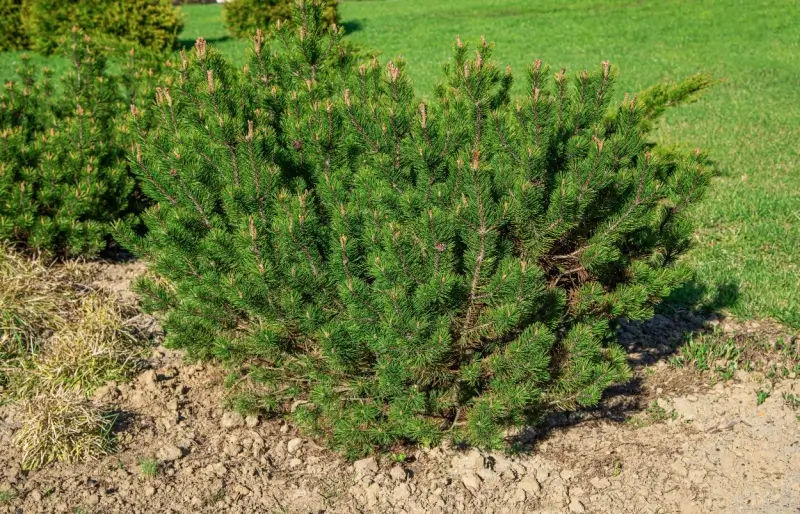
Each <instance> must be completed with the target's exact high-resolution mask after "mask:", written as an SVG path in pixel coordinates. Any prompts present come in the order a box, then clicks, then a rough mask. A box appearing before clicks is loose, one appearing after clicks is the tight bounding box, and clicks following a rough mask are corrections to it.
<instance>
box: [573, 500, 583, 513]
mask: <svg viewBox="0 0 800 514" xmlns="http://www.w3.org/2000/svg"><path fill="white" fill-rule="evenodd" d="M569 511H570V512H574V513H575V514H581V513H582V512H586V507H584V506H583V503H581V501H580V500H572V501H571V502H569Z"/></svg>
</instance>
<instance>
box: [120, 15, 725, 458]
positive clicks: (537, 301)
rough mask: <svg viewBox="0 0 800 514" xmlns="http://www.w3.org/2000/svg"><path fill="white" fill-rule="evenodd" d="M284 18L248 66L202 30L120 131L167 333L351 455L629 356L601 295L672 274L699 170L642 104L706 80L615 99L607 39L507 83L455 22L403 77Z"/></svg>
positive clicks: (498, 430) (503, 420)
mask: <svg viewBox="0 0 800 514" xmlns="http://www.w3.org/2000/svg"><path fill="white" fill-rule="evenodd" d="M294 20H295V21H294V24H292V25H287V24H284V25H283V26H281V27H278V28H276V29H275V32H274V33H273V34H272V37H271V38H270V39H269V40H265V39H264V37H263V36H262V35H261V34H259V35H257V36H256V38H255V40H254V48H253V51H252V52H251V55H250V62H249V64H248V66H247V67H246V68H244V69H243V70H240V69H238V68H234V67H233V66H231V65H230V64H229V63H228V62H227V61H226V60H225V59H224V58H222V57H221V56H220V55H219V54H217V53H216V52H214V51H213V50H211V49H209V48H207V45H206V42H205V41H203V40H199V41H198V43H197V45H196V47H195V51H194V52H193V55H191V56H184V57H183V59H182V63H181V66H180V69H179V70H178V71H177V73H176V76H175V77H174V78H173V79H172V85H171V86H170V87H167V88H162V89H159V91H158V94H157V109H158V110H159V114H158V116H159V119H160V122H158V123H157V124H156V127H157V128H155V129H153V130H145V131H143V132H142V134H141V135H140V141H139V143H138V144H137V146H136V149H135V165H136V167H135V170H136V173H137V175H138V176H139V178H140V180H141V183H142V188H143V191H144V192H145V193H146V194H147V195H148V196H149V197H150V198H152V199H153V201H154V202H155V205H154V206H153V207H152V208H151V209H149V210H148V211H147V212H146V213H145V215H144V221H145V223H146V225H147V227H148V228H149V232H148V234H147V235H146V236H145V237H143V238H139V237H136V236H135V235H134V234H133V233H132V232H131V231H130V230H126V229H125V227H124V226H121V225H120V226H119V237H120V238H121V240H123V241H124V244H126V246H128V247H129V248H131V249H132V250H133V251H134V252H135V253H137V254H138V255H140V256H141V257H142V258H143V259H144V260H145V261H146V262H148V264H149V267H150V270H151V272H152V276H151V277H149V278H147V279H144V280H142V281H140V283H139V290H140V292H141V293H142V294H143V295H144V302H145V305H146V306H147V308H149V309H151V310H154V311H159V312H161V313H162V314H163V316H164V327H165V328H166V330H167V333H168V334H169V336H168V337H169V344H171V345H173V346H175V347H181V348H186V349H187V350H189V352H190V353H191V354H193V355H195V356H200V357H212V356H214V357H218V358H221V359H223V360H226V361H228V362H231V363H233V364H240V365H241V369H242V373H245V374H246V376H247V378H249V379H250V380H251V381H252V382H257V383H259V384H261V390H262V391H263V394H264V395H265V396H267V397H269V398H270V399H271V404H272V405H275V406H278V407H280V408H281V409H282V410H284V411H285V412H287V413H291V416H292V417H293V419H294V420H295V422H297V423H298V424H300V425H301V426H302V427H304V428H305V429H306V430H308V431H310V432H311V433H313V434H315V435H318V436H321V437H323V438H325V439H326V440H327V441H328V442H329V443H330V444H331V445H332V446H333V447H335V448H338V449H340V450H342V451H344V452H345V453H346V454H347V455H348V456H350V457H355V456H358V455H361V454H364V453H366V452H369V451H371V450H372V449H373V448H375V447H387V446H390V445H392V444H394V443H396V442H403V441H414V442H419V443H421V444H434V443H436V442H437V441H439V440H440V439H441V438H442V437H443V435H444V434H449V435H450V436H452V437H453V438H456V439H459V440H466V441H468V442H470V443H472V444H476V445H479V446H484V447H498V446H502V444H503V442H504V431H505V429H506V428H508V427H514V426H521V425H524V424H525V423H528V422H531V421H535V420H536V419H539V418H540V417H541V416H543V415H546V414H548V413H550V412H552V411H555V410H569V409H574V408H576V407H579V406H589V405H594V404H596V403H597V402H598V401H599V400H600V397H601V395H602V393H603V391H604V390H605V389H606V388H607V387H609V386H610V385H612V384H616V383H619V382H622V381H625V380H627V378H628V377H629V369H628V366H627V363H626V356H625V353H624V351H623V350H622V348H621V347H620V346H619V345H618V344H617V343H616V340H615V328H616V321H617V320H618V319H620V318H627V319H646V318H647V317H649V316H651V315H652V312H653V306H654V305H655V304H656V303H658V302H659V301H660V299H661V298H663V297H665V296H666V295H668V294H669V293H670V292H671V291H672V290H673V289H674V288H676V287H678V286H679V285H680V284H681V283H682V282H683V281H684V280H685V278H686V277H687V270H686V269H685V267H684V266H682V265H680V263H678V262H677V258H678V257H679V256H680V255H681V254H682V253H683V252H684V251H685V250H686V248H687V247H688V245H689V240H690V237H691V234H692V226H691V224H690V223H689V222H688V219H687V217H686V209H687V207H689V206H690V205H692V204H693V203H694V202H696V201H697V200H698V199H699V198H700V197H701V196H702V193H703V191H704V189H705V188H706V186H707V184H708V181H709V179H710V176H711V174H712V173H711V169H710V165H709V163H708V162H707V159H706V157H705V156H704V154H702V153H701V152H699V151H696V152H683V151H678V150H676V149H667V148H661V147H658V146H656V145H655V144H654V143H652V142H651V141H650V136H651V135H650V132H649V131H650V129H651V128H652V126H653V122H654V121H655V119H654V118H653V117H652V116H655V115H657V114H660V113H661V109H660V107H659V106H660V104H662V103H663V104H666V105H674V104H677V103H680V102H681V101H682V100H684V99H686V98H688V97H689V96H690V95H692V94H694V93H696V92H697V91H699V90H700V89H702V88H703V87H705V86H706V84H707V82H706V81H703V80H695V79H691V80H690V82H687V83H685V84H688V85H687V86H686V87H677V88H665V89H660V90H659V91H661V92H662V93H663V94H662V93H659V94H658V95H653V94H647V95H645V99H646V100H642V99H641V98H637V97H633V98H626V99H625V100H624V101H623V102H621V103H620V104H618V105H612V103H611V99H612V94H613V85H614V81H615V78H616V73H615V71H614V70H613V69H612V68H611V67H610V66H609V65H608V64H607V63H604V65H603V66H602V67H601V69H600V70H599V71H597V72H594V73H587V72H583V73H579V74H575V75H568V74H566V73H565V72H563V71H562V72H558V73H556V74H554V75H553V74H551V73H550V71H549V70H548V68H547V67H546V66H544V65H542V64H541V62H539V61H537V62H536V63H534V64H533V66H532V67H531V68H530V69H529V70H528V85H527V86H526V90H527V91H528V94H527V95H526V96H525V97H523V98H511V96H510V89H511V84H512V75H511V72H510V70H506V71H505V72H504V71H502V70H500V69H498V68H497V67H496V66H495V65H494V64H493V63H492V62H491V61H490V55H491V47H490V46H489V45H488V44H487V43H486V42H483V43H482V44H480V45H479V46H478V47H477V48H476V49H474V50H470V49H468V47H467V45H465V44H462V43H461V41H458V42H457V44H456V46H455V48H454V56H453V59H452V61H451V64H450V65H449V66H448V67H447V68H446V70H445V78H444V81H443V82H442V83H441V85H440V87H439V88H438V90H437V94H436V98H435V99H434V100H433V101H432V102H430V103H427V102H420V101H419V100H417V99H416V98H415V97H414V91H413V88H412V86H411V84H410V82H409V80H408V79H407V77H406V74H405V72H404V63H403V62H402V61H400V60H397V61H390V62H389V63H387V65H386V66H385V67H384V66H381V65H380V64H379V63H378V61H377V59H375V60H373V62H372V63H371V64H369V65H362V66H354V65H352V61H351V59H350V58H349V57H348V55H347V53H346V52H344V51H343V49H342V48H341V45H340V44H339V43H340V34H338V33H337V32H336V31H326V30H325V29H324V26H325V24H324V23H323V21H322V15H321V12H320V9H319V6H318V5H311V4H306V5H302V6H300V7H299V13H298V15H297V16H296V17H295V18H294ZM472 55H474V57H472V58H470V56H472Z"/></svg>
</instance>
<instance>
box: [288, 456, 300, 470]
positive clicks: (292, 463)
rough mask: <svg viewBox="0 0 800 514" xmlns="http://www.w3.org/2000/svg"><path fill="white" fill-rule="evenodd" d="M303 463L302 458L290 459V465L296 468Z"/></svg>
mask: <svg viewBox="0 0 800 514" xmlns="http://www.w3.org/2000/svg"><path fill="white" fill-rule="evenodd" d="M301 464H303V461H302V460H300V459H296V458H295V459H292V460H290V461H289V467H290V468H296V467H297V466H300V465H301Z"/></svg>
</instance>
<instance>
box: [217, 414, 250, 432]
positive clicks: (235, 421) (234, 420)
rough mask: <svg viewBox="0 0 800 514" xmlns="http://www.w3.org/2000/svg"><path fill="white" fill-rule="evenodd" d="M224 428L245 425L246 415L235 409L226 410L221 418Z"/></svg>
mask: <svg viewBox="0 0 800 514" xmlns="http://www.w3.org/2000/svg"><path fill="white" fill-rule="evenodd" d="M220 424H221V425H222V428H236V427H241V426H243V425H244V417H243V416H242V415H241V414H239V413H238V412H235V411H230V412H226V413H225V414H223V415H222V419H221V420H220Z"/></svg>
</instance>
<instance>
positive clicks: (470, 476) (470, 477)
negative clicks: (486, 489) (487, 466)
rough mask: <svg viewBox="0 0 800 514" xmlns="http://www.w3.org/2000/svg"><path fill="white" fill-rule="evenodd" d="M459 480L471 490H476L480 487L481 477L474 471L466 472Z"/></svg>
mask: <svg viewBox="0 0 800 514" xmlns="http://www.w3.org/2000/svg"><path fill="white" fill-rule="evenodd" d="M461 482H463V484H464V485H465V486H467V489H469V490H471V491H477V490H478V489H480V487H481V479H480V478H478V475H476V474H475V473H467V474H466V475H464V476H462V477H461Z"/></svg>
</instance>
